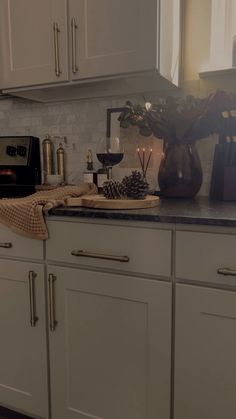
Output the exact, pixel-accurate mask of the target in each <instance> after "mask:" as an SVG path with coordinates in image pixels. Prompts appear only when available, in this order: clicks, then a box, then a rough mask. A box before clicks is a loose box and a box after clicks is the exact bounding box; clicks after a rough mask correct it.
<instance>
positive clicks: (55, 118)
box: [0, 95, 217, 195]
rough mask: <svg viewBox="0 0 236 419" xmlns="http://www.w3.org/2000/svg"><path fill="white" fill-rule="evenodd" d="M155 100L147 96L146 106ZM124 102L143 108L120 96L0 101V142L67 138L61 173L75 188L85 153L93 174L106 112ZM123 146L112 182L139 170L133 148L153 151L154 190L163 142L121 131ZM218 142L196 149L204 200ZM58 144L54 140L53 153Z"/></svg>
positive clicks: (151, 174)
mask: <svg viewBox="0 0 236 419" xmlns="http://www.w3.org/2000/svg"><path fill="white" fill-rule="evenodd" d="M150 99H151V100H153V101H154V100H155V98H153V97H150V96H148V95H147V96H146V97H145V100H147V101H149V100H150ZM127 100H131V101H132V102H134V103H138V102H143V100H144V96H143V95H130V96H128V97H126V96H125V97H124V96H121V97H120V96H119V97H113V98H106V99H93V100H91V99H89V100H80V101H71V102H59V103H53V104H42V103H37V102H31V101H28V100H23V99H16V98H9V99H4V100H1V101H0V136H5V135H33V136H36V137H39V138H40V140H41V141H42V140H43V139H44V137H45V135H46V134H50V135H52V136H63V137H64V136H66V137H67V145H66V172H67V181H68V182H69V183H76V184H77V183H80V182H81V181H82V178H83V176H82V174H83V171H84V170H85V168H86V153H87V150H88V148H91V149H92V151H93V157H94V163H95V164H94V165H95V169H98V167H99V163H98V161H97V159H96V151H97V150H98V143H99V141H100V140H101V138H103V137H104V136H105V132H106V110H107V108H112V107H119V106H123V105H124V104H125V102H126V101H127ZM112 129H113V130H114V135H116V134H117V132H118V131H117V130H119V127H118V124H116V126H112ZM119 134H120V136H121V138H122V141H123V143H124V150H125V155H124V159H123V161H122V162H121V164H120V165H119V166H116V167H114V169H113V176H114V178H117V179H121V178H122V177H123V176H124V175H126V174H130V172H131V170H133V169H137V168H140V165H139V160H138V157H137V152H136V150H137V147H138V146H139V147H141V148H142V147H145V148H146V150H147V151H149V150H150V148H152V149H153V157H152V160H151V162H150V166H149V170H148V175H147V177H148V181H149V183H150V185H151V187H152V188H156V187H157V173H158V167H159V164H160V159H161V153H162V141H161V140H158V139H156V138H155V137H150V138H145V137H141V136H140V135H139V134H138V131H137V129H136V127H132V128H129V129H127V130H122V131H121V132H120V133H119ZM216 141H217V138H216V137H212V138H210V139H206V140H201V141H199V142H198V145H197V146H198V149H199V153H200V158H201V162H202V166H203V175H204V181H203V185H202V188H201V190H200V192H199V194H201V195H207V194H208V192H209V184H210V176H211V169H212V159H213V152H214V144H215V143H216ZM59 142H60V140H59V139H57V138H55V139H54V143H55V148H57V146H58V145H59Z"/></svg>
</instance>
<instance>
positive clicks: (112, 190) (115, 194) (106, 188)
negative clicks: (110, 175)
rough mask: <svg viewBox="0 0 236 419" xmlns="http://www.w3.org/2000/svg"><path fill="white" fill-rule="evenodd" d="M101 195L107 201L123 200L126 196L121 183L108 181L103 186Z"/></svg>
mask: <svg viewBox="0 0 236 419" xmlns="http://www.w3.org/2000/svg"><path fill="white" fill-rule="evenodd" d="M103 194H104V196H105V198H107V199H123V198H125V196H126V191H125V188H124V187H123V185H122V183H120V182H117V181H115V180H113V179H110V180H109V181H108V182H105V183H104V185H103Z"/></svg>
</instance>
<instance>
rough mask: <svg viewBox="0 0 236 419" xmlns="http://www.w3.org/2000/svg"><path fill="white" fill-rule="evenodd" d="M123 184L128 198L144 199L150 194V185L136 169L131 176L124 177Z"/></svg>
mask: <svg viewBox="0 0 236 419" xmlns="http://www.w3.org/2000/svg"><path fill="white" fill-rule="evenodd" d="M122 186H123V188H124V190H125V192H126V196H127V197H128V198H132V199H144V198H145V197H146V196H147V194H148V186H149V185H148V183H147V181H146V180H145V179H144V178H143V176H142V174H141V173H140V172H138V171H137V170H134V171H133V172H132V173H131V175H130V176H125V177H124V179H123V180H122Z"/></svg>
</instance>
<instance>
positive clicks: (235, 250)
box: [176, 231, 236, 286]
mask: <svg viewBox="0 0 236 419" xmlns="http://www.w3.org/2000/svg"><path fill="white" fill-rule="evenodd" d="M223 268H231V269H234V270H236V235H233V234H220V233H205V232H189V231H177V233H176V277H177V278H180V279H187V280H191V281H200V282H208V283H214V284H220V285H233V286H236V276H231V275H222V274H219V273H218V272H217V271H218V269H223ZM235 274H236V272H235Z"/></svg>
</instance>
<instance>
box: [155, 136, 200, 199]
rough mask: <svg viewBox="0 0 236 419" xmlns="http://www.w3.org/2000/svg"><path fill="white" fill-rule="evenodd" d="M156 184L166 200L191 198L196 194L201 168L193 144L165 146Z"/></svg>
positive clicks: (198, 187)
mask: <svg viewBox="0 0 236 419" xmlns="http://www.w3.org/2000/svg"><path fill="white" fill-rule="evenodd" d="M158 183H159V186H160V190H161V194H162V196H163V197H166V198H192V197H194V196H195V195H196V194H197V192H198V191H199V189H200V187H201V184H202V167H201V162H200V159H199V156H198V153H197V150H196V147H195V144H175V145H169V144H168V143H167V144H166V145H165V147H164V153H163V156H162V159H161V164H160V168H159V173H158Z"/></svg>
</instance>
